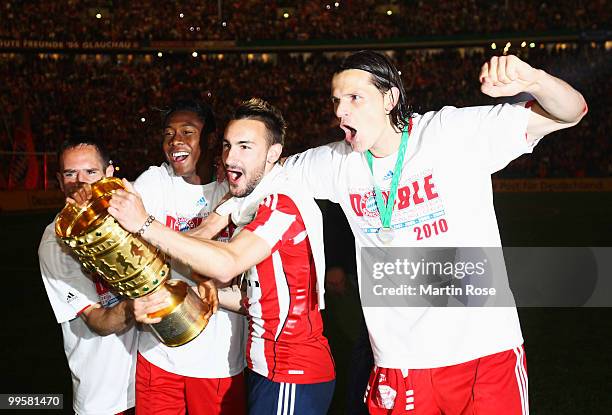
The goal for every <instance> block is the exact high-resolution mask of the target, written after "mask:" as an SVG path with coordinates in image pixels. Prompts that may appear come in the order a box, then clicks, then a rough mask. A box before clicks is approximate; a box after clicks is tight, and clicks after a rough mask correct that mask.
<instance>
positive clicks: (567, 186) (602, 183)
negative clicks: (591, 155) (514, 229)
mask: <svg viewBox="0 0 612 415" xmlns="http://www.w3.org/2000/svg"><path fill="white" fill-rule="evenodd" d="M493 191H494V192H499V193H504V192H507V193H515V192H516V193H525V192H536V193H548V192H612V178H610V177H602V178H576V179H493Z"/></svg>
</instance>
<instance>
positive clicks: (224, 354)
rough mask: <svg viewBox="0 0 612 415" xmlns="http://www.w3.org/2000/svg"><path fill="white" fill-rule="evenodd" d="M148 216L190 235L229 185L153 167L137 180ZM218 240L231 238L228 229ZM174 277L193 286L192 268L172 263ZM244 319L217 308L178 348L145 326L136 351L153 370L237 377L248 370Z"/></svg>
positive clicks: (137, 187)
mask: <svg viewBox="0 0 612 415" xmlns="http://www.w3.org/2000/svg"><path fill="white" fill-rule="evenodd" d="M134 187H135V188H136V190H137V191H138V193H140V195H141V196H142V200H143V202H144V205H145V208H146V209H147V212H149V214H151V215H153V216H155V218H156V219H157V220H158V221H160V222H161V223H163V224H165V225H166V226H168V227H169V228H172V229H174V230H177V231H186V230H188V229H192V228H195V227H197V226H198V225H199V224H200V223H201V222H202V220H203V219H204V218H205V217H206V216H208V214H209V213H210V212H211V211H212V210H213V209H214V208H215V205H216V203H217V202H218V201H219V200H220V199H221V198H222V197H223V196H224V195H225V194H226V193H227V190H228V187H227V184H226V183H221V184H219V183H216V182H213V183H209V184H206V185H192V184H189V183H187V182H185V180H183V178H182V177H180V176H175V175H174V173H173V172H172V168H171V167H170V166H169V165H168V164H167V163H163V164H162V165H161V166H159V167H158V166H153V167H150V168H149V169H148V170H147V171H145V172H144V173H142V174H141V175H140V176H139V177H138V179H136V181H135V182H134ZM223 232H225V234H224V233H222V234H221V235H220V236H219V238H218V239H219V240H225V241H227V240H229V235H228V234H227V232H226V231H223ZM170 265H171V278H175V279H181V280H183V281H187V282H189V283H190V284H191V285H194V283H193V281H192V280H191V279H190V278H189V277H190V276H191V269H190V268H189V267H188V266H186V265H185V264H182V263H181V262H179V261H176V260H171V264H170ZM245 330H246V319H245V317H244V316H242V315H240V314H237V313H234V312H231V311H227V310H224V309H221V308H220V309H219V310H218V311H217V312H216V313H215V314H213V316H212V317H211V318H210V320H209V321H208V325H207V326H206V328H205V329H204V331H203V332H202V333H201V334H200V335H199V336H198V337H196V338H195V339H193V340H192V341H190V342H189V343H187V344H184V345H182V346H179V347H168V346H165V345H164V344H163V343H161V342H160V341H159V339H158V338H157V336H155V334H154V333H153V332H152V331H151V329H150V327H148V326H143V330H142V331H141V333H140V339H139V344H138V350H139V351H140V353H141V354H142V355H143V356H144V357H145V358H146V359H147V360H148V361H149V362H151V363H153V364H154V365H155V366H158V367H160V368H162V369H164V370H165V371H167V372H171V373H175V374H178V375H182V376H190V377H197V378H225V377H229V376H234V375H236V374H238V373H240V372H242V370H244V368H245V366H246V360H245V357H244V352H245V348H246V343H245Z"/></svg>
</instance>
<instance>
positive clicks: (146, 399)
mask: <svg viewBox="0 0 612 415" xmlns="http://www.w3.org/2000/svg"><path fill="white" fill-rule="evenodd" d="M186 411H187V412H188V413H189V415H243V414H246V388H245V383H244V372H240V373H239V374H238V375H236V376H232V377H228V378H218V379H204V378H192V377H188V376H181V375H176V374H174V373H170V372H166V371H165V370H163V369H160V368H159V367H157V366H155V365H154V364H152V363H150V362H148V361H147V360H146V359H145V358H144V357H142V355H141V354H140V353H139V354H138V362H137V364H136V415H152V414H155V415H179V414H180V415H183V414H185V412H186Z"/></svg>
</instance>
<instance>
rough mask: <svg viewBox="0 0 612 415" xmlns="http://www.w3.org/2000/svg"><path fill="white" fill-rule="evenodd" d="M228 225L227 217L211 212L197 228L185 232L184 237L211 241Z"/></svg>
mask: <svg viewBox="0 0 612 415" xmlns="http://www.w3.org/2000/svg"><path fill="white" fill-rule="evenodd" d="M228 225H229V216H221V215H219V214H218V213H216V212H211V213H210V214H209V215H208V216H207V217H206V219H204V221H202V223H201V224H200V226H198V227H197V228H194V229H190V230H188V231H187V232H185V234H186V235H189V236H192V237H194V238H197V239H213V238H214V237H215V236H216V235H217V234H219V232H221V231H222V230H223V229H225V228H226V227H227V226H228Z"/></svg>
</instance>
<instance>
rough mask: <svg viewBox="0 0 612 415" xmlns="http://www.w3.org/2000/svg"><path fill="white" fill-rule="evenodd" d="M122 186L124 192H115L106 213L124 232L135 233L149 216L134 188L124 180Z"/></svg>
mask: <svg viewBox="0 0 612 415" xmlns="http://www.w3.org/2000/svg"><path fill="white" fill-rule="evenodd" d="M123 185H124V186H125V190H116V191H115V193H113V197H112V198H111V200H110V202H109V204H110V207H109V208H108V213H110V214H111V215H112V216H113V217H114V218H115V219H117V221H118V222H119V224H120V225H121V226H122V227H123V228H124V229H125V230H127V231H129V232H132V233H136V232H138V231H139V230H140V229H141V228H142V226H143V225H144V223H145V222H146V221H147V218H148V217H149V214H148V213H147V211H146V210H145V208H144V205H143V203H142V199H141V198H140V195H139V194H138V193H137V192H136V190H135V189H134V186H132V184H131V183H130V182H129V181H127V180H126V179H123Z"/></svg>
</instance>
